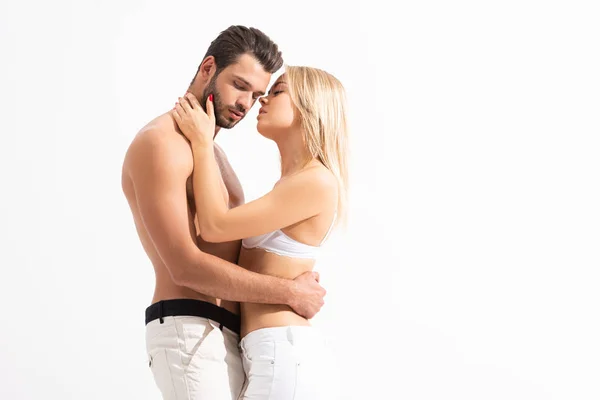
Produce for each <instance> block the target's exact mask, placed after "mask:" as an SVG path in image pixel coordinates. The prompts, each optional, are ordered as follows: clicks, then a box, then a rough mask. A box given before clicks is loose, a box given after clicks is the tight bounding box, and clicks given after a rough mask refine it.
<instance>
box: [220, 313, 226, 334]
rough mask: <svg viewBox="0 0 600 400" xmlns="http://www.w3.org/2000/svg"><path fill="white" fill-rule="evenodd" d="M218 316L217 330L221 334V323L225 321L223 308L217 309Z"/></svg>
mask: <svg viewBox="0 0 600 400" xmlns="http://www.w3.org/2000/svg"><path fill="white" fill-rule="evenodd" d="M219 314H220V318H219V320H220V321H219V330H220V331H221V332H222V331H223V321H224V320H225V309H224V308H220V309H219Z"/></svg>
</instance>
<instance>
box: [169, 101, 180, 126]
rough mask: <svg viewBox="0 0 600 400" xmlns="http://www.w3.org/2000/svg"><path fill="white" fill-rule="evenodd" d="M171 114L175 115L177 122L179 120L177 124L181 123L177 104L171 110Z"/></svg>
mask: <svg viewBox="0 0 600 400" xmlns="http://www.w3.org/2000/svg"><path fill="white" fill-rule="evenodd" d="M171 115H172V116H173V119H174V120H175V122H177V124H178V125H179V123H180V122H181V115H179V112H178V111H177V105H176V106H175V108H173V109H172V110H171Z"/></svg>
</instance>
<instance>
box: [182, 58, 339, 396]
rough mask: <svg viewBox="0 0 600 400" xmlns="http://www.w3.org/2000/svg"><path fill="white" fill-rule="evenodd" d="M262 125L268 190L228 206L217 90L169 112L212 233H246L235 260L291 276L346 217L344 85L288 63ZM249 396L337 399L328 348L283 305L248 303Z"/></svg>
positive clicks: (215, 236)
mask: <svg viewBox="0 0 600 400" xmlns="http://www.w3.org/2000/svg"><path fill="white" fill-rule="evenodd" d="M260 103H261V105H262V107H261V108H260V111H259V114H258V117H257V119H258V125H257V129H258V132H260V134H261V135H263V136H264V137H266V138H268V139H271V140H273V141H274V142H275V143H276V144H277V146H278V147H279V151H280V154H281V166H282V171H281V178H280V179H279V181H278V182H277V183H276V184H275V186H274V188H273V189H272V191H270V192H269V193H267V194H266V195H264V196H263V197H261V198H259V199H257V200H254V201H252V202H250V203H248V204H245V205H241V206H239V207H236V208H232V209H228V206H227V199H226V198H224V197H223V195H222V193H223V192H222V190H221V185H222V184H223V183H222V180H221V175H220V173H219V167H218V165H217V163H216V161H215V156H214V149H213V135H214V131H215V117H214V108H213V103H212V95H211V96H209V99H208V101H207V104H206V110H207V112H206V113H205V112H204V110H203V109H202V107H201V106H200V104H199V103H198V101H197V100H196V98H195V97H194V96H193V95H191V94H188V95H186V98H184V99H180V102H179V103H178V104H177V105H176V107H175V109H174V110H173V111H172V114H173V117H174V119H175V121H176V122H177V124H178V125H179V128H180V130H181V131H182V132H183V134H184V135H185V136H186V137H187V138H188V139H189V141H190V143H191V146H192V151H193V154H194V176H193V184H194V185H193V186H194V196H195V201H196V209H197V210H204V212H200V213H198V217H197V218H198V225H199V229H200V234H201V235H202V237H203V238H204V239H205V240H207V241H212V242H225V241H230V240H237V239H243V241H242V250H241V253H240V259H239V264H240V265H241V266H242V267H244V268H247V269H249V270H252V271H255V272H258V273H262V274H270V275H275V276H279V277H283V278H289V279H293V278H294V277H296V276H298V275H300V274H301V273H303V272H306V271H309V270H312V268H313V265H314V263H315V260H316V257H317V254H318V250H319V246H321V244H322V243H323V242H324V241H325V239H326V238H327V236H328V235H329V233H330V231H331V229H332V228H333V227H334V225H335V224H336V223H337V222H339V221H340V220H342V219H343V217H344V211H345V205H346V189H347V165H346V156H347V127H346V105H345V92H344V88H343V86H342V84H341V83H340V82H339V81H338V80H337V79H336V78H335V77H333V76H332V75H330V74H328V73H327V72H325V71H322V70H319V69H315V68H308V67H287V68H286V72H285V74H283V75H282V76H281V77H280V78H279V79H277V81H276V82H275V84H274V85H273V86H272V87H271V90H270V91H269V93H268V95H267V96H265V97H263V98H261V99H260ZM241 312H242V332H241V337H242V340H241V342H240V348H241V350H242V359H243V364H244V370H245V372H246V375H247V377H248V386H247V388H246V390H245V393H244V396H243V398H244V399H248V400H249V399H278V400H286V399H312V400H314V399H321V398H323V399H325V398H327V399H331V398H333V397H332V394H331V393H329V389H330V387H329V384H328V381H329V377H328V372H330V368H331V366H330V365H328V361H327V359H326V358H327V357H326V356H325V354H327V353H328V351H327V349H326V346H325V345H324V341H323V338H321V337H320V336H319V334H318V333H317V332H316V331H315V330H314V328H312V327H311V326H310V323H309V321H308V320H306V319H304V318H303V317H301V316H299V315H298V314H296V313H294V312H293V311H292V309H291V308H289V307H288V306H283V305H266V304H242V305H241Z"/></svg>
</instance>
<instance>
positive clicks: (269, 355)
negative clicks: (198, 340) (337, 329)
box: [240, 326, 338, 400]
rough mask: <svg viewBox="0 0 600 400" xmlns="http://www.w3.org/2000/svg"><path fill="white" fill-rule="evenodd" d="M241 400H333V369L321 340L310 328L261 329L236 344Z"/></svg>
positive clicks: (335, 382)
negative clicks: (242, 381) (241, 375)
mask: <svg viewBox="0 0 600 400" xmlns="http://www.w3.org/2000/svg"><path fill="white" fill-rule="evenodd" d="M240 349H241V352H242V363H243V366H244V371H245V373H246V387H245V390H244V393H243V396H242V399H243V400H325V399H327V400H334V399H337V398H338V394H337V389H338V387H337V382H338V381H337V369H336V368H335V363H334V362H333V357H331V353H330V351H329V349H328V348H327V345H326V343H325V339H324V338H323V337H322V336H321V334H320V333H319V332H318V330H317V329H315V328H314V327H310V326H286V327H277V328H263V329H258V330H256V331H253V332H250V333H249V334H247V335H246V336H245V337H244V338H243V339H242V340H241V342H240Z"/></svg>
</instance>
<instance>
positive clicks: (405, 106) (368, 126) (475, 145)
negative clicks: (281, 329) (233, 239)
mask: <svg viewBox="0 0 600 400" xmlns="http://www.w3.org/2000/svg"><path fill="white" fill-rule="evenodd" d="M593 3H594V2H592V1H589V2H583V1H569V2H567V1H562V2H560V1H537V2H535V1H523V0H521V1H503V2H493V3H492V2H481V1H455V2H444V1H437V2H434V1H419V2H400V3H398V2H394V3H390V5H387V6H386V5H383V3H382V2H377V1H368V2H363V4H355V3H352V2H338V3H334V2H327V1H319V2H315V3H311V2H290V3H287V2H270V3H269V2H262V1H261V2H236V1H228V2H218V1H212V2H206V1H189V2H179V1H172V2H167V1H123V2H121V4H120V5H117V2H106V1H102V2H101V1H97V2H91V1H71V2H69V1H64V0H63V1H46V2H43V1H18V2H17V1H13V2H7V1H2V3H0V4H1V5H0V46H1V47H0V49H1V57H2V59H1V61H2V62H1V63H0V132H1V133H0V134H1V138H2V140H1V143H0V185H1V188H2V192H1V194H2V196H1V197H0V199H1V200H0V202H1V203H0V204H1V207H0V235H1V241H0V249H1V253H0V254H1V256H2V257H1V258H0V263H1V266H2V270H1V271H2V275H1V277H0V398H2V399H11V400H17V399H86V400H92V399H158V398H159V395H158V391H157V390H156V389H155V387H154V382H153V380H152V377H151V373H150V371H149V369H148V367H147V361H146V355H145V350H144V347H145V345H144V324H143V312H144V309H145V307H146V306H147V305H148V304H149V301H150V299H151V296H152V291H153V273H152V268H151V266H150V264H149V262H148V261H147V259H146V258H145V255H144V253H143V251H142V248H141V245H140V244H139V242H138V240H137V237H136V234H135V229H134V225H133V221H132V219H131V216H130V212H129V209H128V206H127V204H126V201H125V199H124V196H123V195H122V192H121V187H120V169H121V162H122V159H123V155H124V152H125V150H126V148H127V146H128V145H129V142H130V141H131V139H132V138H133V136H134V135H135V134H136V132H137V131H138V130H139V129H140V128H141V127H142V126H143V125H145V124H146V123H147V122H148V121H149V120H150V119H152V118H154V117H155V116H156V115H158V114H160V113H162V112H164V111H166V110H168V109H169V108H170V107H172V105H173V103H174V102H175V100H176V98H177V96H179V95H181V94H182V93H184V91H185V89H186V88H187V85H188V83H189V82H190V80H191V79H192V77H193V75H194V73H195V71H196V68H197V66H198V64H199V63H200V62H201V59H202V56H203V55H204V53H205V51H206V48H207V47H208V45H209V43H210V41H211V40H212V39H214V37H216V35H217V34H218V33H219V32H220V31H221V30H223V29H225V28H227V27H228V26H229V25H231V24H244V25H248V26H255V27H258V28H260V29H262V30H264V31H265V32H266V33H267V34H268V35H270V36H271V37H272V38H273V39H274V40H275V41H276V42H277V43H278V44H279V45H280V47H281V49H282V50H283V52H284V56H285V61H286V63H288V64H292V65H309V66H316V67H320V68H323V69H325V70H327V71H329V72H331V73H333V74H334V75H336V76H337V77H338V78H339V79H340V80H341V81H342V82H343V83H344V84H345V86H346V88H347V91H348V95H349V98H350V114H351V115H350V119H351V123H352V165H351V167H352V170H351V173H352V193H351V200H352V210H351V220H350V226H349V227H348V229H347V231H345V232H342V231H340V232H338V234H337V235H335V236H334V237H333V238H332V240H331V242H330V243H329V246H328V247H327V248H326V251H325V254H324V257H323V258H322V260H321V261H320V262H319V264H318V269H319V271H320V272H321V274H322V280H323V284H324V285H325V286H326V288H327V289H328V296H327V298H326V300H327V303H326V306H325V307H324V309H323V311H322V312H321V314H320V315H319V316H318V317H317V318H316V319H315V325H317V326H319V327H320V328H321V329H322V330H323V331H324V332H325V333H326V335H327V336H328V337H329V338H330V340H331V342H332V346H333V349H334V351H335V353H336V355H337V359H338V362H339V365H340V368H341V375H342V379H343V385H344V395H343V398H344V399H360V400H363V399H410V400H417V399H419V400H420V399H432V400H433V399H435V400H440V399H461V400H471V399H472V400H481V399H485V400H488V399H490V400H491V399H511V400H517V399H523V400H533V399H536V400H537V399H553V400H555V399H565V400H574V399H577V400H584V399H599V398H600V385H599V384H598V379H599V376H600V362H599V360H600V342H599V340H598V338H599V337H600V322H599V310H598V307H599V305H600V291H599V290H598V287H599V284H600V279H599V274H598V267H600V251H599V240H600V228H599V227H600V212H599V204H600V186H599V179H600V165H599V164H600V161H599V160H600V157H599V153H600V140H599V137H598V136H599V134H600V129H599V128H600V126H599V125H600V123H599V122H600V115H599V111H600V78H599V77H600V74H599V73H598V71H600V56H599V49H600V43H599V42H600V40H599V38H600V28H599V24H598V20H599V17H600V14H599V13H598V10H597V9H595V8H594V7H593V6H592V4H593ZM391 4H393V7H395V8H396V9H395V10H392V9H391V8H390V7H392V5H391ZM256 112H257V108H254V109H253V110H252V112H251V113H250V115H249V116H248V117H247V118H246V120H244V121H243V122H241V123H240V124H239V126H238V127H237V128H235V129H234V130H232V131H225V132H223V133H222V134H221V135H220V136H219V137H218V142H219V143H220V144H221V145H222V146H223V147H224V148H225V149H226V151H227V153H228V154H229V158H230V160H231V162H232V163H233V165H234V167H235V168H236V169H237V172H238V173H239V176H240V178H241V181H242V184H243V185H244V188H245V190H246V195H247V198H248V199H253V198H256V197H257V196H260V195H261V194H263V193H264V192H265V191H266V190H268V189H269V187H270V186H271V185H272V184H273V182H274V181H275V180H276V179H277V176H278V172H279V169H278V161H279V160H278V155H277V153H276V148H275V147H274V146H273V145H272V143H270V142H267V141H265V140H264V139H263V138H261V137H260V136H259V135H258V134H257V133H256V132H255V116H256Z"/></svg>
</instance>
